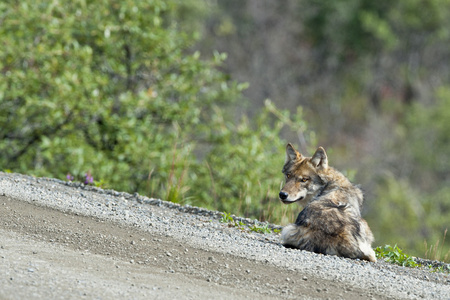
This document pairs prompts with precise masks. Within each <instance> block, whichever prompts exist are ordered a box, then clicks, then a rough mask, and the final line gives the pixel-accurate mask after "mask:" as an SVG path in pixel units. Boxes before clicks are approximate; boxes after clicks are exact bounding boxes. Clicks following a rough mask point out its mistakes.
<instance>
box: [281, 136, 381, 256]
mask: <svg viewBox="0 0 450 300" xmlns="http://www.w3.org/2000/svg"><path fill="white" fill-rule="evenodd" d="M282 172H283V174H284V175H285V180H286V182H285V184H284V186H283V188H282V189H281V191H280V194H279V197H280V200H281V201H282V202H283V203H284V204H291V203H294V202H297V203H300V204H301V205H302V206H303V207H304V208H303V210H302V211H301V212H300V213H299V215H298V217H297V220H296V221H295V224H289V225H287V226H286V227H284V228H283V230H282V232H281V240H282V244H283V245H284V246H286V247H291V248H298V249H301V250H307V251H312V252H316V253H322V254H328V255H337V256H342V257H348V258H353V259H357V258H359V259H364V260H368V261H371V262H375V261H376V257H375V252H374V251H373V249H372V246H371V244H372V242H373V234H372V232H371V230H370V228H369V225H368V224H367V222H366V221H365V220H364V219H363V218H362V217H361V206H362V203H363V193H362V191H361V189H360V188H359V187H357V186H355V185H354V184H352V183H351V182H350V181H349V180H348V179H347V178H346V177H345V176H344V175H343V174H342V173H341V172H339V171H337V170H336V169H334V168H332V167H330V166H328V157H327V154H326V152H325V149H324V148H322V147H319V148H318V149H317V150H316V152H315V153H314V155H313V156H312V157H305V156H303V155H302V154H300V153H299V152H298V151H297V150H295V149H294V147H293V146H292V145H291V144H288V145H287V147H286V161H285V164H284V167H283V171H282Z"/></svg>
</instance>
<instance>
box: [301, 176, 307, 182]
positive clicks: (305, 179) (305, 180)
mask: <svg viewBox="0 0 450 300" xmlns="http://www.w3.org/2000/svg"><path fill="white" fill-rule="evenodd" d="M308 179H309V178H306V177H303V178H302V179H300V181H301V182H307V181H308Z"/></svg>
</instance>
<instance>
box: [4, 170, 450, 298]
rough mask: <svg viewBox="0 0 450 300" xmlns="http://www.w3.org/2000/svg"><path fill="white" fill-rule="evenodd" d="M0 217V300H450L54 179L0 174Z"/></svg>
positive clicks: (430, 283)
mask: <svg viewBox="0 0 450 300" xmlns="http://www.w3.org/2000/svg"><path fill="white" fill-rule="evenodd" d="M0 216H1V222H0V286H1V287H2V288H1V289H0V299H24V298H32V299H50V298H51V299H55V298H65V299H74V298H77V299H80V298H86V299H93V298H99V299H114V298H119V297H120V298H124V297H125V298H132V299H149V298H154V299H174V298H181V299H210V298H211V295H214V296H215V298H217V299H238V298H239V299H241V298H244V299H245V298H252V299H254V298H255V297H257V298H258V299H273V298H296V299H299V298H300V299H327V298H328V299H420V298H425V299H450V276H449V275H448V274H442V273H432V272H429V271H428V270H421V269H408V268H402V267H398V266H393V265H388V264H386V263H384V262H377V263H369V262H364V261H358V260H350V259H344V258H339V257H335V256H324V255H318V254H314V253H309V252H305V251H298V250H294V249H286V248H284V247H282V246H281V245H280V244H279V236H278V235H276V234H265V235H263V234H259V233H251V232H248V231H242V230H239V229H237V228H235V227H229V226H228V225H227V224H224V223H220V222H219V219H220V214H219V213H218V212H214V211H208V210H205V209H201V208H195V207H190V206H179V205H176V204H173V203H169V202H165V201H161V200H158V199H149V198H146V197H143V196H140V195H130V194H127V193H121V192H117V191H113V190H102V189H99V188H94V187H88V186H84V185H82V184H75V183H67V182H64V181H60V180H56V179H46V178H34V177H30V176H25V175H20V174H6V173H1V172H0ZM247 222H250V221H247Z"/></svg>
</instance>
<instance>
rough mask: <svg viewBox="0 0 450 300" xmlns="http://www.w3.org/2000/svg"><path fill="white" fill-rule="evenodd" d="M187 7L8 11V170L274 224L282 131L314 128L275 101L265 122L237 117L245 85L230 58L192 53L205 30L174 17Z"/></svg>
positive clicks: (4, 123)
mask: <svg viewBox="0 0 450 300" xmlns="http://www.w3.org/2000/svg"><path fill="white" fill-rule="evenodd" d="M185 9H186V6H181V4H179V3H178V2H177V1H162V0H154V1H132V0H127V1H118V0H117V1H110V0H100V1H89V2H86V1H83V0H75V1H68V0H66V1H59V2H49V1H43V0H38V1H34V0H33V1H32V0H25V1H20V2H17V1H6V2H5V1H4V2H2V3H1V4H0V20H1V22H2V26H0V35H1V36H2V46H1V47H0V70H1V71H0V72H1V73H2V78H3V80H2V81H1V82H0V127H1V128H2V131H1V132H0V151H1V153H2V155H1V156H0V169H3V170H7V169H8V170H12V171H14V172H21V173H30V174H34V175H37V176H52V177H59V178H66V176H67V175H68V174H69V176H72V177H74V178H75V179H80V178H81V179H83V178H84V177H86V176H87V175H86V174H89V176H92V177H93V180H94V181H96V182H97V183H98V184H101V185H102V186H104V187H109V188H114V189H116V190H123V191H128V192H139V193H141V194H145V195H148V196H154V197H161V198H163V199H168V200H171V201H174V202H183V203H191V204H195V205H199V206H206V207H209V208H214V209H220V210H227V211H233V212H234V213H242V214H245V215H246V216H249V217H261V218H270V217H271V216H270V215H268V214H267V213H264V212H263V211H266V210H267V209H268V207H267V206H266V205H267V204H268V203H267V202H268V201H269V200H270V199H276V198H277V197H276V195H277V194H278V191H277V189H278V188H279V184H280V182H281V180H282V176H281V173H280V170H281V167H282V164H283V160H284V153H283V152H284V150H283V149H284V144H285V142H284V141H282V140H280V139H279V134H280V131H281V130H282V129H283V128H284V129H283V130H292V129H294V130H295V131H297V130H298V128H302V130H303V131H304V130H306V126H305V124H304V123H303V121H302V117H301V113H300V111H299V113H298V114H296V115H294V116H292V120H291V116H290V115H289V114H288V113H287V112H281V111H279V110H277V109H276V108H275V107H274V106H273V105H272V104H271V103H270V102H268V103H267V106H266V108H265V109H264V110H263V111H262V112H260V113H259V114H257V116H256V117H255V120H247V119H245V118H242V119H240V117H236V114H235V113H233V112H234V111H238V110H239V108H234V110H231V108H230V107H231V106H230V104H233V105H234V106H236V107H239V106H238V105H240V103H242V102H243V101H241V100H242V99H243V98H242V96H241V91H242V90H243V89H245V88H246V86H247V85H246V84H238V83H236V82H232V81H230V80H229V78H228V76H227V75H226V74H224V73H222V72H221V71H219V69H218V67H219V66H220V65H221V63H222V61H223V60H224V59H225V58H226V55H225V54H220V53H217V52H216V53H214V55H213V56H212V58H211V59H202V58H201V57H200V56H201V55H200V53H199V52H193V51H191V50H190V46H191V45H192V44H193V41H194V40H195V37H196V36H197V35H196V33H195V32H184V31H182V30H180V29H179V28H178V23H177V22H176V21H175V20H174V17H175V16H176V15H177V14H182V13H184V12H185ZM238 100H239V101H238ZM237 115H240V114H237ZM306 136H307V133H306ZM99 182H100V183H99ZM269 206H270V204H269ZM280 206H281V205H280V204H279V203H278V202H276V203H274V204H273V205H272V207H276V208H275V210H280V209H281V208H279V207H280ZM286 214H287V212H286V211H284V215H285V216H286ZM272 215H273V216H272V220H273V221H275V220H280V217H278V216H276V215H277V213H276V212H274V213H273V214H272Z"/></svg>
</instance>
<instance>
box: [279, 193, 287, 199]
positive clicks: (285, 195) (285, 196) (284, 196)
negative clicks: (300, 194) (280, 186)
mask: <svg viewBox="0 0 450 300" xmlns="http://www.w3.org/2000/svg"><path fill="white" fill-rule="evenodd" d="M278 195H279V196H280V199H281V200H286V199H287V197H288V196H289V194H288V193H286V192H280V193H279V194H278Z"/></svg>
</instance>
